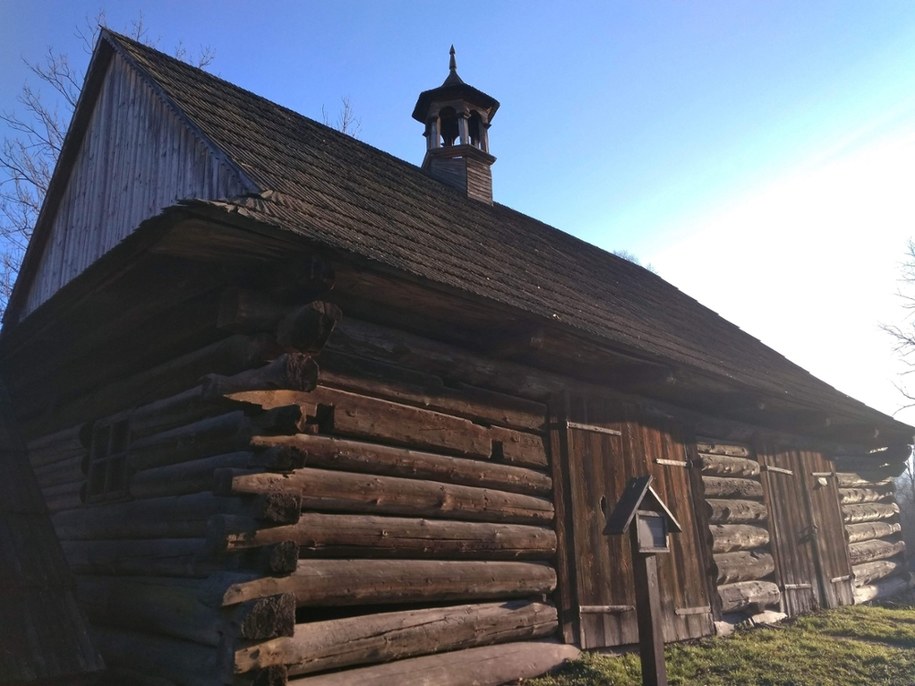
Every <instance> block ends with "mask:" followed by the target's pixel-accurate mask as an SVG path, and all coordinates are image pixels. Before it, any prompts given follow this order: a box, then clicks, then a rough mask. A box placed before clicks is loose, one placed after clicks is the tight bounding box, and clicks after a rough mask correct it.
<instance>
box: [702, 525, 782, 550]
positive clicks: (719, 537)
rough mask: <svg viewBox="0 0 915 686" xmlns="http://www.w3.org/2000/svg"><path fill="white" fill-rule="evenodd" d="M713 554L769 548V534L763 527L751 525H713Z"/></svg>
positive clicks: (711, 528) (710, 528)
mask: <svg viewBox="0 0 915 686" xmlns="http://www.w3.org/2000/svg"><path fill="white" fill-rule="evenodd" d="M709 530H710V531H711V534H712V552H715V553H730V552H734V551H737V550H752V549H754V548H759V547H764V546H768V544H769V532H768V531H767V530H766V529H764V528H763V527H761V526H752V525H750V524H713V525H712V526H710V527H709Z"/></svg>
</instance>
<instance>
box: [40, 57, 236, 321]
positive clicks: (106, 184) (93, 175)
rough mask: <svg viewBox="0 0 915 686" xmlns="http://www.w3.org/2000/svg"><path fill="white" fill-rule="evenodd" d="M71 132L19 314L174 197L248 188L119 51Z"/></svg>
mask: <svg viewBox="0 0 915 686" xmlns="http://www.w3.org/2000/svg"><path fill="white" fill-rule="evenodd" d="M75 135H76V136H78V137H79V139H80V140H79V151H78V152H77V153H76V157H75V159H74V160H73V161H72V162H71V165H70V167H69V168H68V170H69V174H68V176H67V178H66V179H65V183H66V187H65V188H56V189H54V192H55V196H54V197H53V198H52V200H53V201H54V204H55V205H56V212H55V213H54V215H53V216H54V221H53V224H52V225H50V226H48V227H41V228H42V230H43V231H47V232H48V233H47V236H46V238H45V241H44V250H43V252H42V254H41V258H40V261H39V264H38V269H37V272H36V273H35V276H34V278H33V281H32V283H31V284H30V289H29V292H28V297H27V298H26V299H25V304H24V308H23V312H22V315H23V316H24V315H26V314H29V313H30V312H32V311H33V310H34V309H35V308H37V307H38V306H39V305H40V304H42V303H43V302H45V301H46V300H47V299H48V298H50V297H51V296H52V295H53V294H54V293H55V292H56V291H57V290H58V289H59V288H60V287H61V286H63V285H64V284H66V283H67V282H69V281H70V280H71V279H72V278H73V277H75V276H76V275H77V274H79V273H80V272H81V271H82V270H84V269H85V268H86V267H87V266H89V264H91V263H92V262H93V261H95V260H96V259H98V258H99V257H100V256H101V255H102V254H103V253H105V252H107V251H108V250H110V249H111V248H113V247H114V246H115V245H116V244H117V243H118V242H119V241H121V240H122V239H123V238H124V237H125V236H127V235H128V234H129V233H130V232H132V231H133V230H134V229H135V228H136V227H137V226H138V225H139V223H140V222H141V221H142V220H143V219H145V218H147V217H151V216H153V215H155V214H157V213H158V212H159V211H160V210H161V209H163V208H165V207H167V206H169V205H172V204H174V203H175V202H176V201H177V200H179V199H181V198H189V197H191V198H214V199H215V198H227V197H233V196H238V195H242V194H243V193H244V192H245V191H247V190H249V186H248V184H247V183H246V182H245V180H244V179H243V178H242V176H241V175H240V174H239V171H238V170H237V168H235V167H234V166H233V165H231V164H229V163H228V162H227V161H226V160H225V159H224V158H223V157H222V155H221V154H220V153H218V152H217V151H216V149H215V148H212V147H209V146H208V145H206V144H205V143H203V141H202V138H199V137H198V136H197V135H196V134H195V132H194V131H193V129H191V128H188V127H186V126H184V125H183V122H181V121H180V120H179V119H178V117H177V116H176V115H175V113H174V111H173V110H172V109H171V108H170V107H169V106H168V105H166V103H165V102H164V101H163V100H162V99H161V98H159V97H158V96H157V95H156V94H155V93H154V92H153V90H152V89H151V88H150V87H149V86H148V85H146V84H145V83H144V82H143V80H142V78H141V77H140V75H139V74H138V73H137V72H136V71H135V70H133V69H130V68H128V67H127V65H126V64H125V62H124V60H123V58H121V57H120V56H118V55H114V56H113V57H112V60H111V63H110V64H109V65H108V71H107V74H106V77H105V79H104V81H103V83H102V84H101V88H100V92H99V94H98V100H97V104H96V107H95V111H94V112H93V113H92V115H91V116H90V117H89V120H88V121H85V122H80V123H79V128H78V129H77V130H76V132H75ZM166 141H167V143H166ZM55 178H56V177H55ZM57 180H58V181H60V180H61V179H57ZM58 193H59V195H58ZM99 217H105V221H104V222H99V221H98V219H97V218H99Z"/></svg>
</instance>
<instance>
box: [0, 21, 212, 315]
mask: <svg viewBox="0 0 915 686" xmlns="http://www.w3.org/2000/svg"><path fill="white" fill-rule="evenodd" d="M105 24H106V20H105V14H104V12H99V13H98V14H97V15H96V17H95V18H94V19H89V18H88V17H87V18H86V22H85V26H78V27H77V28H76V31H75V35H76V37H77V38H79V39H80V42H81V43H82V47H83V50H84V52H85V53H86V55H87V56H88V55H91V53H92V50H93V49H94V47H95V43H96V40H97V39H98V34H99V30H100V28H101V27H102V26H105ZM128 34H129V35H130V36H131V37H132V38H134V39H135V40H138V41H140V42H143V43H146V44H147V45H149V44H150V43H151V41H150V40H149V31H148V29H147V27H146V24H145V22H144V19H143V15H142V13H141V14H140V15H139V16H138V17H137V19H136V20H134V21H133V22H132V23H131V26H130V29H129V31H128ZM176 53H177V55H178V56H179V58H180V59H184V60H185V61H190V62H192V63H193V64H195V65H196V66H198V67H200V68H203V67H206V66H208V65H210V64H211V63H212V62H213V60H214V54H213V51H212V50H211V49H210V48H209V47H205V48H201V50H200V52H199V53H198V55H197V56H196V57H193V59H190V60H189V59H188V57H189V55H188V52H187V50H186V49H185V48H184V46H183V44H181V43H179V45H178V48H177V49H176ZM24 62H25V65H26V67H27V68H28V70H29V73H30V74H31V76H32V78H33V79H34V81H35V83H36V84H37V86H36V87H34V88H33V86H32V85H31V84H29V83H26V84H24V85H23V87H22V91H21V92H20V94H19V97H18V98H17V100H18V102H19V105H20V108H19V110H18V111H16V112H2V113H0V121H3V122H4V123H5V124H6V125H7V127H8V128H9V129H10V130H11V131H12V132H13V136H12V137H8V138H5V139H4V140H3V142H2V145H0V312H2V311H3V310H5V309H6V303H7V301H8V300H9V296H10V293H11V292H12V288H13V284H14V282H15V280H16V276H17V275H18V271H19V265H20V263H21V262H22V258H23V256H24V255H25V249H26V247H27V246H28V242H29V238H30V237H31V235H32V229H33V227H34V226H35V222H36V220H37V219H38V213H39V212H40V210H41V205H42V202H43V201H44V196H45V193H47V190H48V186H49V184H50V182H51V176H52V175H53V173H54V166H55V164H56V162H57V158H58V157H59V156H60V151H61V148H62V147H63V143H64V138H65V136H66V133H67V127H68V125H69V122H70V119H71V118H72V116H73V110H74V109H75V107H76V103H77V101H78V99H79V94H80V89H81V83H82V74H83V73H84V72H85V69H86V66H85V62H86V60H81V62H80V63H79V64H73V63H71V61H70V59H69V57H68V56H67V55H66V54H65V53H62V52H58V51H56V50H54V49H53V48H48V50H47V52H46V53H45V55H44V56H43V58H42V59H41V60H39V61H34V62H33V61H29V60H24Z"/></svg>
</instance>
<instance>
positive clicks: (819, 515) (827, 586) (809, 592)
mask: <svg viewBox="0 0 915 686" xmlns="http://www.w3.org/2000/svg"><path fill="white" fill-rule="evenodd" d="M760 462H761V463H762V464H764V465H765V466H766V468H767V469H765V470H764V471H763V475H762V482H763V486H764V487H765V490H766V502H767V505H768V507H769V511H770V530H771V533H772V539H773V543H774V553H775V560H776V568H777V571H778V576H779V580H780V582H781V584H782V587H783V593H784V598H785V609H786V611H787V612H788V614H790V615H794V614H798V613H801V612H805V611H808V610H811V609H814V608H816V607H821V606H825V607H837V606H839V605H847V604H851V603H852V602H853V595H852V583H851V563H850V562H849V559H848V550H847V547H846V545H845V528H844V526H843V523H842V513H841V511H840V508H839V497H838V492H837V488H836V479H835V477H834V476H833V474H834V471H835V470H834V469H833V467H832V464H831V463H830V462H829V461H828V460H827V459H826V458H825V457H824V456H823V455H821V454H820V453H816V452H810V451H779V450H770V449H763V450H762V451H761V456H760ZM787 472H790V474H789V473H787ZM824 475H828V476H824Z"/></svg>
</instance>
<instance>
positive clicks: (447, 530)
mask: <svg viewBox="0 0 915 686" xmlns="http://www.w3.org/2000/svg"><path fill="white" fill-rule="evenodd" d="M229 526H230V525H229ZM284 541H293V542H295V544H296V545H297V546H298V547H299V553H300V555H302V556H303V557H306V556H307V557H353V556H358V557H362V556H365V557H373V558H379V557H381V558H384V557H399V558H417V559H420V558H432V559H481V560H486V559H492V560H513V559H541V560H542V559H549V558H551V557H552V556H553V555H554V554H555V552H556V534H555V533H554V532H553V530H552V529H548V528H544V527H537V526H525V525H521V524H498V523H492V524H491V523H477V522H455V521H443V520H435V519H410V518H404V517H378V516H374V515H343V514H322V513H317V512H306V513H303V514H302V516H301V517H300V518H299V521H298V523H296V524H292V525H288V526H277V527H271V528H267V529H263V528H261V529H256V530H254V531H250V532H244V531H242V532H239V533H229V534H225V535H224V537H223V538H222V542H223V545H224V546H225V548H226V549H227V550H245V549H248V548H259V547H262V546H267V545H272V544H277V543H282V542H284Z"/></svg>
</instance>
